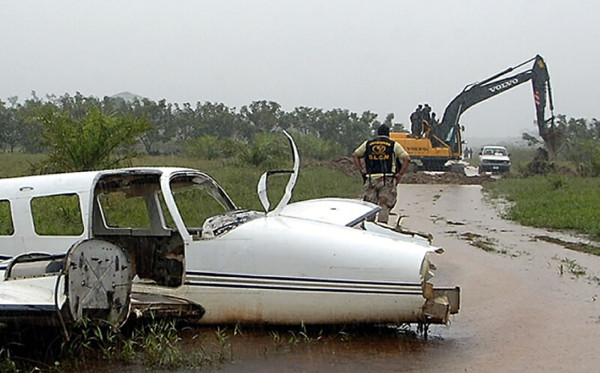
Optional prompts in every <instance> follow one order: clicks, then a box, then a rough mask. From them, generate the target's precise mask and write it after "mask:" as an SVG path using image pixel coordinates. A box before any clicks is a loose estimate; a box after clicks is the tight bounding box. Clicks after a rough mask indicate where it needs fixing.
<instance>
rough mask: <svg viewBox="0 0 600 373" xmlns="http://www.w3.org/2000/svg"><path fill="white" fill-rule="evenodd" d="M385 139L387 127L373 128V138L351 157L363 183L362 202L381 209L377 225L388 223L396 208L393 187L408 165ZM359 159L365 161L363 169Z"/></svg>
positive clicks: (403, 155) (395, 146)
mask: <svg viewBox="0 0 600 373" xmlns="http://www.w3.org/2000/svg"><path fill="white" fill-rule="evenodd" d="M389 136H390V129H389V127H388V126H386V125H385V124H382V125H381V126H379V128H377V136H376V137H375V138H373V139H371V140H367V141H365V142H363V143H362V144H361V145H360V146H359V147H358V148H356V150H355V151H354V153H353V154H352V158H353V160H354V165H355V166H356V168H357V169H358V171H359V172H360V173H361V175H362V176H363V179H364V186H363V192H364V193H363V200H365V201H367V202H371V203H375V204H377V205H379V207H381V211H380V212H379V216H378V218H377V221H379V222H383V223H387V222H388V219H389V215H390V210H391V209H392V208H393V207H394V205H395V204H396V195H397V188H396V186H397V185H398V183H399V182H400V180H401V179H402V176H403V175H404V173H405V172H406V170H407V169H408V166H409V164H410V157H409V156H408V153H407V152H406V150H404V148H403V147H402V145H400V144H398V143H397V142H395V141H393V140H392V139H390V137H389ZM361 158H364V159H365V167H364V168H363V165H362V162H361V160H360V159H361ZM400 165H401V166H400Z"/></svg>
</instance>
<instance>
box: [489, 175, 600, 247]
mask: <svg viewBox="0 0 600 373" xmlns="http://www.w3.org/2000/svg"><path fill="white" fill-rule="evenodd" d="M484 191H485V192H487V193H488V195H489V196H490V197H502V198H505V199H507V200H508V201H510V202H512V205H511V207H510V208H509V209H508V210H507V212H506V217H507V218H508V219H511V220H515V221H517V222H518V223H520V224H523V225H528V226H533V227H540V228H552V229H572V230H576V231H578V232H582V233H586V234H589V235H591V236H593V237H596V238H600V178H578V177H573V176H569V177H567V176H562V175H555V174H553V175H548V176H536V177H531V178H524V179H513V178H506V179H501V180H498V181H497V182H495V183H488V184H486V185H485V186H484Z"/></svg>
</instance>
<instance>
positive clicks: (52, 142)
mask: <svg viewBox="0 0 600 373" xmlns="http://www.w3.org/2000/svg"><path fill="white" fill-rule="evenodd" d="M377 117H378V115H377V114H375V113H373V112H370V111H365V112H363V113H362V114H360V115H359V114H357V113H353V112H350V111H348V110H345V109H332V110H323V109H318V108H310V107H297V108H295V109H293V110H292V111H290V112H286V111H284V110H283V109H282V108H281V105H279V104H278V103H277V102H273V101H264V100H263V101H254V102H252V103H250V104H249V105H244V106H242V107H241V108H240V109H239V110H236V108H231V107H228V106H226V105H225V104H223V103H213V102H197V103H196V104H195V105H192V104H190V103H184V104H181V105H180V104H177V103H168V102H166V100H159V101H152V100H149V99H147V98H135V99H132V100H125V99H123V98H120V97H104V98H102V99H99V98H96V97H93V96H88V97H86V96H83V95H82V94H80V93H77V94H75V95H73V96H71V95H69V94H65V95H63V96H56V95H48V96H46V97H45V99H41V98H39V97H38V96H37V95H36V94H35V92H32V94H31V97H29V98H28V99H26V100H25V101H24V102H22V103H20V102H19V100H18V98H17V97H9V98H8V100H7V101H6V102H4V101H2V100H0V150H2V151H5V152H15V151H20V152H27V153H46V154H48V155H49V157H48V160H47V161H45V162H44V164H42V165H40V168H41V170H40V171H41V172H51V171H76V170H89V169H98V168H108V167H117V166H120V165H123V162H126V161H127V160H128V159H131V158H132V157H134V156H135V155H137V154H138V153H145V154H148V155H165V154H179V155H189V156H193V157H198V158H203V159H224V158H237V159H239V160H240V161H241V162H242V163H245V164H248V163H249V164H253V165H260V166H267V167H272V166H273V165H276V164H277V162H278V161H279V160H280V159H281V158H285V157H287V150H286V149H285V147H284V148H282V144H284V143H283V142H281V138H280V137H279V136H277V135H274V134H273V132H274V131H276V130H278V129H285V130H287V131H289V132H291V133H292V134H293V135H294V139H295V141H296V142H297V144H298V146H299V148H300V150H301V154H302V156H303V158H313V159H318V160H324V159H330V158H333V157H336V156H341V155H349V154H351V153H352V151H353V149H354V148H355V147H356V146H357V145H358V144H360V143H361V142H362V141H364V140H365V139H366V138H368V137H370V136H371V134H372V133H373V132H374V130H375V129H376V128H377V127H378V126H379V125H380V124H381V123H385V124H387V125H388V126H390V128H392V129H393V130H394V131H403V130H404V125H403V124H402V123H395V122H394V115H393V114H388V115H387V116H386V118H385V119H384V120H383V121H382V122H380V121H379V120H378V119H377ZM556 124H557V126H558V128H559V129H560V131H561V132H562V133H563V134H564V135H565V141H564V145H563V147H562V150H561V153H560V155H559V158H561V159H563V160H566V161H570V162H574V163H575V164H576V165H577V167H578V171H579V172H580V173H581V174H583V175H592V176H598V175H600V122H599V121H598V120H596V119H592V120H591V121H590V120H587V119H574V118H570V119H568V118H567V117H566V116H565V115H559V116H557V120H556ZM523 138H524V139H526V140H529V142H530V143H531V144H535V143H538V144H539V140H538V138H537V137H536V136H531V135H528V134H523Z"/></svg>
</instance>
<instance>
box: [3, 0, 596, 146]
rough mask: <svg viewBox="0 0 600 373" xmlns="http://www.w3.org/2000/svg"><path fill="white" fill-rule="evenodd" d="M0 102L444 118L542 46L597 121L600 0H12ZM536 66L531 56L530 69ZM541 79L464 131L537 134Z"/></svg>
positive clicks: (577, 103)
mask: <svg viewBox="0 0 600 373" xmlns="http://www.w3.org/2000/svg"><path fill="white" fill-rule="evenodd" d="M0 5H1V8H0V9H1V11H0V30H1V35H2V39H1V40H2V43H1V45H2V48H1V49H2V57H1V58H0V100H3V101H6V100H7V98H8V97H10V96H15V95H16V96H19V98H20V99H21V100H23V99H25V98H28V97H30V93H31V91H35V92H36V93H37V95H38V96H39V97H42V98H43V97H45V95H46V94H56V95H63V94H65V93H68V94H70V95H73V94H75V93H76V92H81V93H82V94H83V95H84V96H96V97H99V98H102V97H104V96H111V95H114V94H117V93H120V92H123V91H129V92H132V93H135V94H138V95H141V96H144V97H148V98H149V99H151V100H160V99H163V98H164V99H166V100H167V101H168V102H172V103H175V102H177V103H184V102H189V103H192V104H195V103H196V102H199V101H200V102H204V101H210V102H222V103H224V104H225V105H227V106H229V107H235V108H237V109H239V108H240V107H241V106H243V105H248V104H250V103H251V102H252V101H257V100H272V101H275V102H278V103H279V104H281V105H282V107H283V109H284V110H286V111H291V110H293V109H294V108H295V107H298V106H308V107H314V108H321V109H323V110H330V109H335V108H341V109H348V110H350V111H352V112H356V113H362V112H363V111H365V110H370V111H372V112H375V113H377V114H379V117H378V118H379V119H380V120H384V119H385V116H386V115H387V114H388V113H394V115H395V117H396V119H395V121H397V122H401V123H404V124H405V125H406V124H407V122H408V116H409V114H410V113H411V112H412V111H413V110H414V108H415V107H416V105H417V104H418V103H425V102H427V103H429V104H430V105H431V106H432V107H433V111H435V112H437V113H438V116H441V115H442V113H443V111H444V108H445V107H446V105H447V104H448V103H449V102H450V101H451V100H452V98H454V97H455V96H456V95H457V94H458V93H460V91H461V90H462V89H463V88H464V86H465V85H467V84H469V83H473V82H476V81H480V80H483V79H485V78H487V77H489V76H491V75H493V74H494V73H496V72H499V71H501V70H504V69H505V68H508V67H511V66H515V65H517V64H519V63H520V62H523V61H525V60H527V59H529V58H532V57H534V56H535V55H536V54H540V55H542V56H543V57H544V59H545V60H546V63H547V64H548V69H549V72H550V78H551V84H552V89H553V93H554V102H555V114H565V115H567V117H575V118H587V119H592V118H598V117H600V115H599V114H598V106H597V105H598V102H599V99H600V97H599V96H600V94H599V88H598V87H597V85H598V84H599V83H600V72H599V68H598V66H599V62H598V61H600V47H599V46H598V44H596V43H597V41H596V37H597V36H596V35H597V30H598V22H599V21H598V15H599V14H600V1H593V0H589V1H562V0H533V1H529V0H518V1H516V0H515V1H483V0H480V1H475V0H474V1H467V0H452V1H450V0H434V1H400V0H396V1H394V0H390V1H379V0H368V1H352V0H339V1H329V0H322V1H312V0H298V1H283V0H272V1H269V0H261V1H253V0H239V1H234V0H231V1H227V0H218V1H201V0H196V1H192V0H186V1H181V0H178V1H153V0H137V1H125V0H102V1H82V0H76V1H72V0H69V1H50V0H46V1H41V0H40V1H30V0H27V1H21V0H13V1H9V0H0ZM528 66H529V65H528ZM531 92H532V90H531V84H530V83H526V84H524V85H521V86H519V87H517V88H514V89H512V90H509V91H508V92H505V93H503V94H501V95H499V96H496V97H493V98H491V99H488V100H487V101H484V102H482V103H480V104H478V105H476V106H474V107H472V108H471V109H469V110H468V111H467V112H466V113H465V114H464V115H463V116H462V118H461V123H462V124H463V125H464V126H465V127H466V132H465V133H464V136H465V138H466V139H469V138H477V137H487V136H515V137H518V136H520V134H521V133H522V132H523V131H529V132H532V133H535V127H534V124H533V120H534V117H535V114H534V104H533V98H532V93H531Z"/></svg>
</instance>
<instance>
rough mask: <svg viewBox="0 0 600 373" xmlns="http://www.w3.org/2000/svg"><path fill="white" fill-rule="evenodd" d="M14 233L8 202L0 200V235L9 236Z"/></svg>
mask: <svg viewBox="0 0 600 373" xmlns="http://www.w3.org/2000/svg"><path fill="white" fill-rule="evenodd" d="M13 233H15V227H14V225H13V221H12V214H11V211H10V202H8V201H6V200H4V201H0V236H10V235H12V234H13Z"/></svg>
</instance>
